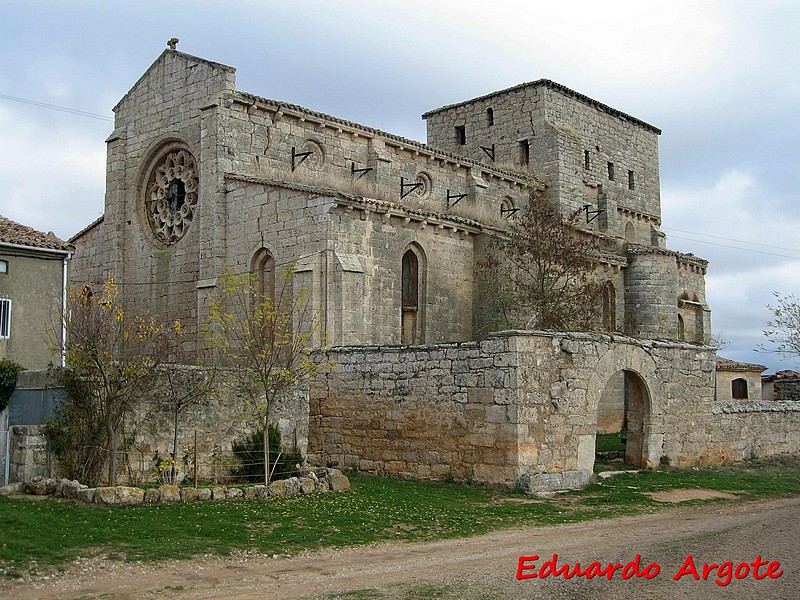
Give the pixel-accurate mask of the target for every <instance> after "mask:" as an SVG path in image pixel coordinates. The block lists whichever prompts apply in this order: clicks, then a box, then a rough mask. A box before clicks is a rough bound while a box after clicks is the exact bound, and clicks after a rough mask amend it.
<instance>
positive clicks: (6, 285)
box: [0, 247, 65, 369]
mask: <svg viewBox="0 0 800 600" xmlns="http://www.w3.org/2000/svg"><path fill="white" fill-rule="evenodd" d="M64 258H65V256H64V255H56V254H48V253H46V252H29V251H25V250H16V249H10V248H3V247H0V260H5V261H7V262H8V272H7V273H4V274H0V298H10V299H11V336H10V337H9V338H7V339H0V358H8V359H11V360H15V361H16V362H18V363H20V364H21V365H22V366H23V367H25V368H26V369H44V368H46V367H47V365H49V364H50V363H55V364H58V363H59V361H60V360H61V358H60V356H59V354H58V352H56V353H55V354H54V353H53V352H52V351H51V347H56V348H58V347H59V346H60V344H61V329H60V327H61V326H60V323H61V316H60V315H61V294H62V290H63V283H62V273H63V264H64V263H63V261H64Z"/></svg>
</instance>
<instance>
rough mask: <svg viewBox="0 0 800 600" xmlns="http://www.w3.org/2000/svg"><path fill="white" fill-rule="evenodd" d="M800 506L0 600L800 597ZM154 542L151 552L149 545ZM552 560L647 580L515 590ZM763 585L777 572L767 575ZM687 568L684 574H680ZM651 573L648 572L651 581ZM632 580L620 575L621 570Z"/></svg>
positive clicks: (197, 566)
mask: <svg viewBox="0 0 800 600" xmlns="http://www.w3.org/2000/svg"><path fill="white" fill-rule="evenodd" d="M798 540H800V498H791V499H782V500H774V501H766V502H743V501H739V500H734V501H728V502H722V503H713V504H705V505H701V506H683V507H677V508H673V509H670V510H663V511H659V512H655V513H653V514H648V515H638V516H635V517H624V518H617V519H611V520H604V521H594V522H589V523H581V524H575V525H564V526H555V527H525V528H521V529H516V530H507V531H498V532H494V533H490V534H487V535H483V536H480V537H474V538H467V539H457V540H447V541H440V542H430V543H413V544H402V543H386V544H379V545H374V546H369V547H361V548H350V549H344V550H325V551H321V552H316V553H313V554H304V555H301V556H295V557H291V558H286V557H277V558H273V557H266V556H263V555H259V556H238V557H234V558H219V557H200V558H196V559H193V560H189V561H174V562H166V563H157V564H136V563H134V564H131V563H120V562H111V561H101V560H97V559H92V560H81V561H77V562H76V563H74V564H73V565H71V566H70V567H69V569H68V571H67V572H66V573H64V574H60V575H58V576H57V577H52V578H50V579H41V578H40V579H36V580H33V581H28V582H10V581H2V582H0V597H2V598H6V599H12V598H15V599H17V598H18V599H37V600H38V599H45V598H83V599H87V598H104V599H122V598H137V599H140V598H226V599H255V598H259V599H262V598H269V599H273V598H274V599H279V598H280V599H283V598H338V597H343V598H350V599H355V598H380V599H393V600H394V599H410V598H450V599H464V600H472V599H476V600H477V599H483V600H488V599H512V600H514V599H523V598H524V599H526V600H527V599H530V598H570V599H582V598H628V597H630V598H637V599H640V598H643V599H649V598H659V599H660V598H665V599H666V598H669V599H673V598H702V599H704V600H710V599H713V598H758V599H760V600H765V599H768V600H782V599H787V600H788V599H793V598H798V597H800V552H798V550H800V543H798ZM154 543H158V542H157V540H154ZM554 553H557V554H558V562H557V566H561V565H563V564H569V565H574V563H575V562H576V561H578V562H580V563H581V568H582V569H583V568H585V567H586V566H588V565H589V563H591V562H592V561H599V562H600V563H601V564H602V566H606V565H607V564H608V563H620V564H622V565H624V564H625V563H627V562H628V561H632V560H634V559H635V557H636V555H637V554H638V555H640V556H641V558H640V562H639V564H640V572H641V571H643V570H644V569H645V567H646V565H648V564H650V563H655V564H657V565H658V566H659V569H660V571H659V573H658V575H656V576H655V577H652V578H650V579H647V578H645V577H644V576H642V577H635V576H634V577H632V578H630V579H623V577H622V572H623V571H622V569H619V570H616V571H615V572H614V574H613V577H612V579H611V580H610V581H609V580H607V579H606V578H604V577H602V576H595V577H592V578H590V577H588V576H580V575H577V576H575V577H572V578H571V579H564V578H563V577H554V576H550V577H546V578H544V579H542V578H529V579H524V580H521V581H520V580H517V579H516V577H515V576H516V573H517V568H518V562H519V557H520V556H521V555H538V556H539V557H540V559H539V560H538V561H529V562H526V563H524V566H526V567H531V568H528V569H526V570H524V571H523V574H526V575H530V574H532V573H537V572H538V569H539V568H540V567H541V563H542V562H543V561H545V560H547V559H550V558H552V555H553V554H554ZM689 555H691V556H692V559H693V564H694V565H695V566H696V568H697V570H698V573H699V574H700V575H702V566H703V563H717V564H722V563H724V562H725V561H732V566H733V567H734V568H735V567H737V565H739V563H742V562H746V563H752V562H754V561H756V560H757V559H756V557H757V556H760V557H762V562H763V563H765V564H763V565H761V566H759V567H758V570H757V574H758V575H759V576H764V575H766V573H767V572H768V569H769V568H770V567H769V566H768V565H767V564H766V563H768V562H769V561H780V567H779V570H780V571H782V574H781V575H780V576H778V577H769V576H764V577H763V578H760V579H756V578H755V577H754V576H753V572H754V571H755V569H754V568H753V566H752V565H750V566H747V567H741V566H740V567H739V575H743V574H744V571H745V569H747V571H748V573H747V575H746V576H745V577H744V578H742V579H737V578H736V577H735V576H733V575H732V576H731V577H730V583H728V585H725V586H721V585H718V584H717V583H715V582H714V580H715V579H717V580H719V581H721V582H723V583H724V582H725V581H726V579H728V577H726V574H727V571H726V567H724V566H723V568H722V569H721V570H719V569H716V568H714V570H713V571H711V572H710V573H709V577H708V579H707V580H702V579H701V580H699V581H696V580H695V579H694V578H693V576H692V575H691V573H690V574H687V575H684V576H683V577H681V578H680V580H679V581H674V580H673V576H674V575H675V574H676V573H677V572H678V571H679V570H680V569H681V567H682V566H683V565H685V563H686V560H687V556H689ZM772 568H773V571H775V572H774V573H773V576H774V575H775V574H777V570H778V568H777V567H772ZM688 569H689V567H688V565H687V566H686V567H685V570H688ZM654 570H655V567H650V570H649V571H648V573H649V574H652V573H653V572H654ZM629 571H630V569H629Z"/></svg>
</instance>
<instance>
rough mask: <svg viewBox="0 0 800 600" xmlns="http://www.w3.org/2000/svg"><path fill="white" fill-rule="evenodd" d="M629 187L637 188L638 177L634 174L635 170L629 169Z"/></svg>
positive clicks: (631, 188) (630, 188)
mask: <svg viewBox="0 0 800 600" xmlns="http://www.w3.org/2000/svg"><path fill="white" fill-rule="evenodd" d="M628 189H629V190H635V189H636V179H635V176H634V174H633V171H628Z"/></svg>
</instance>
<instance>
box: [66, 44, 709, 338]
mask: <svg viewBox="0 0 800 600" xmlns="http://www.w3.org/2000/svg"><path fill="white" fill-rule="evenodd" d="M234 75H235V71H234V69H233V68H231V67H227V66H224V65H221V64H217V63H214V62H210V61H207V60H204V59H200V58H196V57H193V56H189V55H187V54H184V53H182V52H178V51H176V50H166V51H164V53H163V54H162V55H161V56H160V57H159V58H158V60H156V62H155V63H153V65H152V66H151V67H150V68H149V69H148V70H147V72H146V73H145V74H144V75H143V76H142V77H141V78H140V79H139V81H138V82H136V84H135V85H134V86H133V88H132V89H131V90H130V91H129V92H128V93H127V94H126V95H125V97H124V98H123V99H122V100H121V101H120V102H119V104H118V105H117V106H116V107H115V109H114V112H115V115H116V118H115V128H114V131H113V132H112V134H111V135H110V136H109V138H108V140H107V143H108V168H107V184H106V186H107V187H106V206H105V212H104V215H103V217H102V218H101V219H100V220H98V221H97V222H95V223H94V224H92V225H91V226H89V227H88V228H87V229H85V230H84V231H82V232H81V233H79V234H78V235H77V236H75V237H74V238H73V240H72V242H73V243H74V244H75V246H76V248H77V250H76V255H75V257H74V259H73V261H72V281H73V282H76V283H78V282H90V283H91V284H97V283H99V282H100V281H102V280H103V278H104V277H105V276H106V275H108V274H114V276H115V278H116V279H117V280H118V281H119V282H121V283H122V285H127V287H126V288H125V296H126V300H127V301H130V302H135V303H137V304H138V305H139V306H141V307H143V308H146V309H147V310H149V311H150V312H153V313H156V314H159V315H162V316H164V317H165V318H168V319H169V320H172V319H180V320H181V322H182V323H184V324H186V326H187V327H188V328H189V331H190V332H192V334H193V335H196V334H197V330H198V323H200V322H202V320H203V318H204V317H205V315H206V310H207V302H208V296H209V294H211V293H213V291H214V288H215V283H216V278H217V276H218V275H219V274H220V273H221V272H222V271H223V270H224V269H228V270H231V271H233V272H245V271H251V272H254V273H258V275H259V277H262V278H264V280H265V281H264V285H265V286H267V288H269V287H271V286H274V279H275V277H276V274H277V273H279V271H280V269H279V267H280V265H286V264H287V263H290V262H292V261H295V260H297V261H299V262H298V274H297V283H298V284H299V285H300V286H302V287H305V288H306V289H307V290H308V291H309V293H310V295H311V299H312V303H313V308H314V309H315V310H316V312H317V314H319V315H321V322H322V331H321V333H322V335H323V336H324V339H325V340H327V342H328V343H329V344H331V345H334V346H347V345H387V344H388V345H391V344H421V343H424V344H431V343H440V342H456V341H465V340H471V339H474V338H475V330H476V325H477V324H478V323H479V321H480V315H479V314H478V313H479V311H478V310H477V308H476V305H475V296H476V289H475V281H474V277H473V274H474V272H475V267H476V261H477V260H478V259H479V258H480V253H481V248H482V245H483V240H484V239H485V237H486V236H487V235H491V233H492V232H494V231H497V229H500V228H502V227H503V225H504V222H505V221H506V219H513V216H514V213H515V211H516V209H517V208H518V207H519V206H520V205H521V203H523V202H525V201H526V198H527V196H528V193H529V191H530V189H531V187H538V188H541V189H545V190H546V194H547V195H548V197H549V199H550V200H551V201H553V202H555V203H557V204H558V206H559V207H560V208H561V210H562V212H563V213H564V214H565V215H566V214H572V213H573V212H574V211H576V210H578V211H583V215H584V217H585V218H584V221H585V222H584V223H583V224H584V226H585V228H586V229H587V230H590V231H592V232H593V233H594V234H595V235H596V236H598V237H599V238H600V239H601V240H602V243H603V248H604V250H605V252H604V253H603V259H602V264H599V265H598V268H597V274H598V277H599V278H600V279H601V280H602V281H604V282H605V284H606V296H607V298H606V303H605V304H606V307H605V308H606V312H607V314H606V328H607V329H608V330H609V331H616V332H624V333H626V334H628V335H632V336H635V337H643V338H661V339H673V340H688V341H698V342H702V341H705V340H707V339H709V334H710V316H709V315H710V311H709V308H708V305H707V304H706V301H705V290H704V279H703V275H704V273H705V270H706V264H707V263H706V262H705V261H703V260H701V259H698V258H696V257H695V256H693V255H686V254H680V253H678V252H674V251H670V250H668V249H666V245H665V236H664V234H663V233H662V232H661V230H660V227H659V226H660V224H661V206H660V198H659V173H658V136H659V134H660V132H659V130H658V129H656V128H655V127H653V126H651V125H648V124H647V123H644V122H643V121H640V120H638V119H636V118H634V117H632V116H629V115H627V114H625V113H622V112H620V111H618V110H615V109H613V108H611V107H609V106H606V105H604V104H601V103H600V102H597V101H595V100H592V99H590V98H587V97H586V96H583V95H581V94H579V93H577V92H574V91H572V90H570V89H568V88H566V87H564V86H562V85H560V84H557V83H554V82H552V81H548V80H539V81H534V82H532V83H527V84H523V85H519V86H517V87H514V88H510V89H507V90H503V91H500V92H495V93H492V94H488V95H486V96H483V97H480V98H476V99H474V100H469V101H466V102H461V103H458V104H453V105H450V106H446V107H443V108H439V109H436V110H433V111H430V112H428V113H426V114H425V115H423V118H424V119H425V120H426V122H427V129H428V144H427V145H426V144H421V143H418V142H415V141H411V140H407V139H403V138H401V137H398V136H395V135H392V134H389V133H385V132H382V131H379V130H376V129H373V128H370V127H365V126H363V125H358V124H356V123H352V122H348V121H344V120H342V119H337V118H335V117H332V116H328V115H324V114H321V113H317V112H314V111H312V110H309V109H306V108H302V107H300V106H296V105H292V104H287V103H284V102H279V101H275V100H269V99H267V98H263V97H260V96H254V95H252V94H249V93H245V92H240V91H238V90H236V88H235V77H234ZM582 218H583V217H582ZM404 282H405V283H404Z"/></svg>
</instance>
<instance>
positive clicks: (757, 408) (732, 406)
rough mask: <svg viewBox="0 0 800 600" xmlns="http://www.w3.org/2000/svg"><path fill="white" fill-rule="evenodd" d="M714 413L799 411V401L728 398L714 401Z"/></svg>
mask: <svg viewBox="0 0 800 600" xmlns="http://www.w3.org/2000/svg"><path fill="white" fill-rule="evenodd" d="M712 410H713V413H714V414H715V415H720V414H735V413H760V412H778V413H800V402H782V401H778V400H772V401H770V400H728V401H724V402H715V403H714V407H713V409H712Z"/></svg>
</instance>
